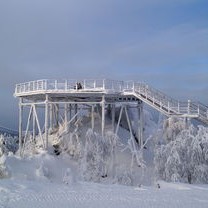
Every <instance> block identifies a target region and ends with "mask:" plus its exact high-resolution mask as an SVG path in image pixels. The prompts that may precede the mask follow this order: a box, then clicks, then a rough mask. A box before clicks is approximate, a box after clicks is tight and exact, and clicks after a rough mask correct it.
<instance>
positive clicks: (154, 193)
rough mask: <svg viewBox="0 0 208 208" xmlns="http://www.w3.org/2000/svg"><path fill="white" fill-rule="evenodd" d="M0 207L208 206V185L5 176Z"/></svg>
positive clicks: (1, 185) (203, 207)
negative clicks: (129, 184)
mask: <svg viewBox="0 0 208 208" xmlns="http://www.w3.org/2000/svg"><path fill="white" fill-rule="evenodd" d="M1 182H2V183H1V184H0V208H28V207H34V208H36V207H37V208H49V207H50V208H53V207H54V208H55V207H73V208H81V207H96V208H97V207H101V208H102V207H110V208H111V207H112V208H114V207H119V208H120V207H121V208H122V207H125V208H127V207H132V208H134V207H135V208H138V207H142V208H146V207H148V208H149V207H158V208H159V207H160V208H161V207H166V208H169V207H170V208H176V207H177V208H178V207H181V208H185V207H191V208H192V207H200V208H205V207H206V208H207V207H208V199H207V194H208V187H207V186H203V187H200V186H190V185H181V184H178V185H177V184H176V185H175V184H173V185H169V184H167V185H166V183H165V184H162V186H164V187H162V188H161V189H157V188H154V187H142V188H135V187H126V186H119V185H102V184H95V183H78V184H75V185H70V184H69V185H66V184H55V183H50V182H43V183H40V182H39V183H37V182H32V181H12V180H8V179H7V180H2V181H1Z"/></svg>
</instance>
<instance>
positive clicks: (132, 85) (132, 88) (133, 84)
mask: <svg viewBox="0 0 208 208" xmlns="http://www.w3.org/2000/svg"><path fill="white" fill-rule="evenodd" d="M134 89H135V88H134V81H133V82H132V91H133V92H134Z"/></svg>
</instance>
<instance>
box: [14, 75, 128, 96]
mask: <svg viewBox="0 0 208 208" xmlns="http://www.w3.org/2000/svg"><path fill="white" fill-rule="evenodd" d="M78 83H80V85H78ZM80 86H81V88H80ZM126 87H129V85H128V84H127V83H125V82H123V81H116V80H107V79H104V80H90V79H89V80H81V81H80V80H50V79H44V80H36V81H30V82H25V83H20V84H17V85H16V88H15V95H17V96H18V95H19V94H24V93H30V92H36V91H50V90H55V91H71V90H110V91H114V92H122V91H123V90H124V88H126Z"/></svg>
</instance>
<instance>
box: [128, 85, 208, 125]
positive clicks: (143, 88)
mask: <svg viewBox="0 0 208 208" xmlns="http://www.w3.org/2000/svg"><path fill="white" fill-rule="evenodd" d="M125 93H127V94H133V95H134V96H135V97H136V98H138V99H140V100H142V101H143V102H145V103H146V104H147V105H150V106H151V107H153V108H154V109H156V110H158V111H159V112H161V113H163V114H165V115H167V116H172V115H174V116H178V117H187V118H195V119H197V120H199V121H200V122H203V123H204V124H207V125H208V106H206V105H204V104H202V103H200V102H191V101H190V100H188V101H187V102H180V101H177V100H175V99H173V98H171V97H169V96H167V95H166V94H164V93H162V92H160V91H159V90H156V89H154V88H152V87H150V86H149V85H147V84H144V83H133V84H132V90H129V88H127V89H125V90H124V94H125Z"/></svg>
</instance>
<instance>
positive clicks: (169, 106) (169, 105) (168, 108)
mask: <svg viewBox="0 0 208 208" xmlns="http://www.w3.org/2000/svg"><path fill="white" fill-rule="evenodd" d="M168 113H170V102H169V101H168Z"/></svg>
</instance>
